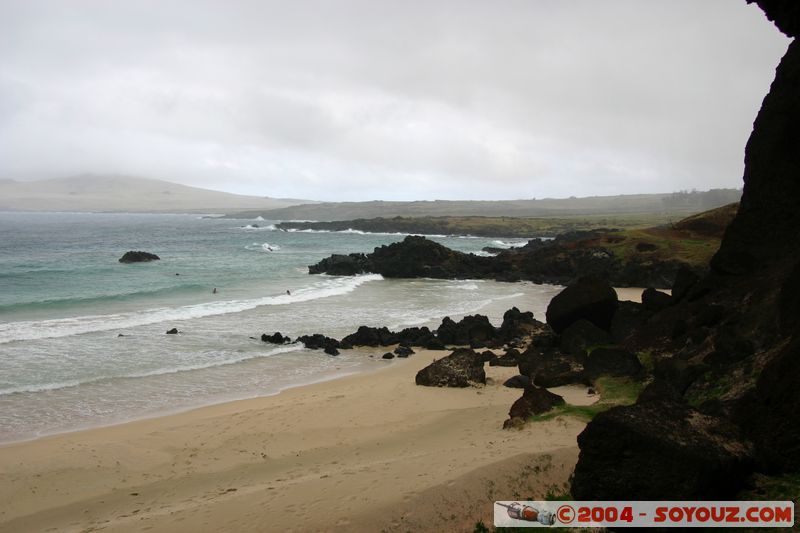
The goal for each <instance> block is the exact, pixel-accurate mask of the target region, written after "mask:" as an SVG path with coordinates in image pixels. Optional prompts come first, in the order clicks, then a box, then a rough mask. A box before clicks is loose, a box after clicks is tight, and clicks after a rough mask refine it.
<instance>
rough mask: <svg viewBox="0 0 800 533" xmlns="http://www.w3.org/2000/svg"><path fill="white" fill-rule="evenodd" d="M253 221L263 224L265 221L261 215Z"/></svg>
mask: <svg viewBox="0 0 800 533" xmlns="http://www.w3.org/2000/svg"><path fill="white" fill-rule="evenodd" d="M253 220H257V221H259V222H261V221H263V220H264V217H262V216H261V215H259V216H257V217H256V218H254V219H253Z"/></svg>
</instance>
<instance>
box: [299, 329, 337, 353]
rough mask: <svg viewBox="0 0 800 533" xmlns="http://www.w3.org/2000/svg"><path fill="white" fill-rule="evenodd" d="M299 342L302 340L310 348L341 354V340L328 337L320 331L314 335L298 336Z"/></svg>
mask: <svg viewBox="0 0 800 533" xmlns="http://www.w3.org/2000/svg"><path fill="white" fill-rule="evenodd" d="M297 342H302V343H303V345H305V347H306V348H308V349H309V350H324V351H325V353H326V354H328V355H339V350H338V348H340V347H341V345H340V344H339V341H337V340H336V339H332V338H330V337H326V336H325V335H322V334H320V333H315V334H314V335H302V336H300V337H297Z"/></svg>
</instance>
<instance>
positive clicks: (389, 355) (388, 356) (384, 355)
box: [381, 352, 394, 359]
mask: <svg viewBox="0 0 800 533" xmlns="http://www.w3.org/2000/svg"><path fill="white" fill-rule="evenodd" d="M381 359H394V354H393V353H392V352H386V353H385V354H383V355H382V356H381Z"/></svg>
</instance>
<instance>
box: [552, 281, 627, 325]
mask: <svg viewBox="0 0 800 533" xmlns="http://www.w3.org/2000/svg"><path fill="white" fill-rule="evenodd" d="M617 307H619V301H618V300H617V293H616V291H615V290H614V289H613V288H612V287H611V285H610V284H609V283H608V281H605V280H602V279H599V278H594V277H589V276H586V277H582V278H579V279H578V280H577V281H576V282H575V283H572V284H571V285H569V286H568V287H567V288H565V289H564V290H563V291H561V292H560V293H558V294H557V295H555V297H553V299H552V300H550V303H549V304H548V306H547V313H546V316H547V323H548V324H550V327H552V328H553V330H554V331H555V332H556V333H561V332H562V331H564V330H565V329H567V328H568V327H569V326H570V325H572V324H573V323H575V322H577V321H578V320H580V319H585V320H588V321H589V322H591V323H592V324H594V325H595V326H597V327H598V328H600V329H603V330H606V331H608V330H609V328H610V327H611V320H612V319H613V318H614V313H615V312H616V310H617Z"/></svg>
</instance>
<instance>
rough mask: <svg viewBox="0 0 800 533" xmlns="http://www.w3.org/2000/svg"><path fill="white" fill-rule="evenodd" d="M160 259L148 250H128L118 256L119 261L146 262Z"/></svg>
mask: <svg viewBox="0 0 800 533" xmlns="http://www.w3.org/2000/svg"><path fill="white" fill-rule="evenodd" d="M159 259H161V258H160V257H158V256H157V255H156V254H151V253H150V252H142V251H141V250H140V251H133V250H131V251H129V252H125V254H124V255H123V256H122V257H120V258H119V262H120V263H146V262H147V261H158V260H159Z"/></svg>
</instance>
